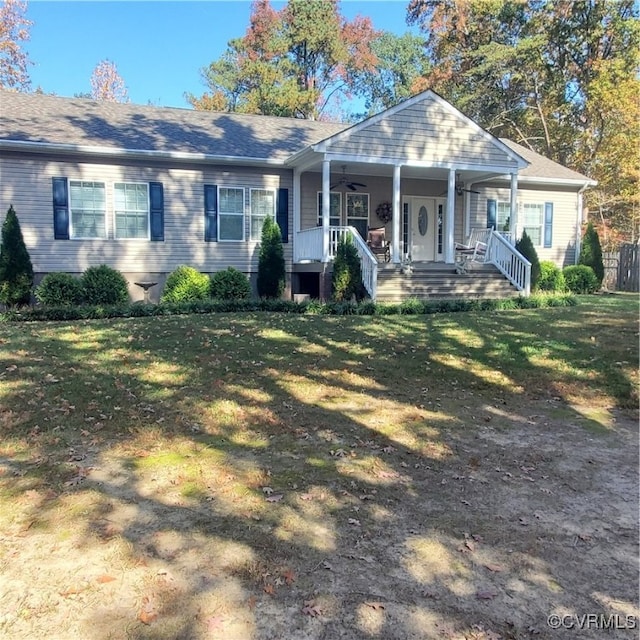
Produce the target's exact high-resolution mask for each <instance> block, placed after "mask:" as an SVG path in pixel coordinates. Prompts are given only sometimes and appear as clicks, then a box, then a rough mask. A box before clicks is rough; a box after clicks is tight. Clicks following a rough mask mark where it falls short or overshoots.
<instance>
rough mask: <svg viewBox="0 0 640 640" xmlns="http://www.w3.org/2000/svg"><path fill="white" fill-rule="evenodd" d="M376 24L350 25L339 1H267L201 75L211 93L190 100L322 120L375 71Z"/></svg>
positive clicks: (260, 0) (203, 104) (260, 2)
mask: <svg viewBox="0 0 640 640" xmlns="http://www.w3.org/2000/svg"><path fill="white" fill-rule="evenodd" d="M375 35H376V32H375V31H374V30H373V26H372V24H371V21H370V20H369V19H368V18H362V17H359V16H358V17H356V18H355V19H354V20H353V21H351V22H349V21H347V20H346V19H345V18H344V17H342V15H341V14H340V12H339V10H338V2H337V0H289V1H288V3H287V4H286V6H285V7H284V8H283V9H282V10H280V11H276V10H275V9H273V7H272V6H271V4H270V2H269V0H256V1H255V2H254V3H253V5H252V12H251V17H250V23H249V27H248V29H247V32H246V34H245V35H244V37H242V38H236V39H234V40H231V41H230V42H229V44H228V48H227V50H226V51H225V53H224V54H223V56H222V57H221V58H220V59H219V60H217V61H214V62H212V63H211V64H210V65H209V66H208V67H207V68H205V69H203V70H202V75H203V79H204V81H205V83H206V85H207V86H208V91H207V92H205V93H204V94H203V95H202V96H201V97H196V96H194V95H192V94H186V98H187V100H188V101H189V102H190V103H191V104H192V105H193V106H194V108H196V109H207V108H211V107H214V108H215V109H216V110H219V108H220V106H221V105H223V107H224V110H225V111H237V112H240V113H258V114H262V115H277V116H289V117H296V118H307V119H318V118H320V117H322V115H323V114H324V113H326V112H327V111H330V110H331V108H332V107H333V105H335V104H336V103H339V101H340V98H341V97H344V96H347V95H349V92H350V90H351V88H352V85H353V78H354V76H355V75H356V74H358V73H360V72H362V71H364V70H366V69H368V70H371V71H372V70H373V69H374V67H375V63H376V58H375V56H374V55H373V54H372V52H371V50H370V47H369V44H368V43H369V42H370V41H371V40H372V39H373V38H374V37H375Z"/></svg>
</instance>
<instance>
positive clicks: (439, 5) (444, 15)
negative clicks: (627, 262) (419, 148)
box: [408, 0, 640, 237]
mask: <svg viewBox="0 0 640 640" xmlns="http://www.w3.org/2000/svg"><path fill="white" fill-rule="evenodd" d="M408 12H409V14H408V16H409V20H410V21H411V22H413V23H415V24H418V25H420V27H421V28H422V29H423V30H424V31H425V33H427V34H428V38H427V54H428V56H429V59H430V62H431V64H432V70H431V72H430V73H429V74H428V75H427V76H426V78H425V79H424V84H423V87H424V86H431V87H432V88H434V89H435V90H436V91H438V92H439V93H441V94H442V95H443V96H444V97H445V98H447V99H448V100H450V101H451V102H453V103H454V104H455V105H456V106H457V107H458V108H460V109H461V110H462V111H464V112H465V113H466V114H467V115H468V116H469V117H471V118H472V119H474V120H476V121H477V122H478V123H479V124H481V125H482V126H483V127H485V128H486V129H488V130H489V131H491V133H493V134H495V135H497V136H506V137H510V138H513V139H514V140H515V141H517V142H520V143H521V144H524V145H526V146H528V147H529V148H531V149H533V150H535V151H538V152H540V153H542V154H544V155H546V156H548V157H550V158H551V159H553V160H556V161H557V162H560V163H561V164H565V165H567V166H569V167H570V168H573V169H575V170H577V171H580V172H582V173H586V174H588V175H590V176H591V177H593V178H595V179H596V180H598V181H599V182H600V181H602V185H600V186H599V187H598V188H597V189H596V190H594V191H593V192H592V193H591V194H589V193H588V195H587V201H588V202H589V204H590V206H592V205H593V204H595V203H598V207H599V213H600V214H601V215H602V217H603V220H604V221H605V222H606V223H608V224H609V225H611V226H614V225H615V227H616V228H617V229H620V230H621V229H625V230H626V231H625V233H627V234H628V233H631V234H632V237H634V236H635V237H637V225H638V213H637V212H638V206H637V197H638V195H637V193H638V190H637V187H636V184H637V173H638V171H637V165H638V162H637V154H636V155H635V156H634V157H632V158H631V159H630V156H632V155H633V154H629V153H628V152H627V153H625V152H622V153H620V152H619V150H620V149H627V150H628V149H637V148H638V146H639V144H640V133H639V126H638V100H637V96H638V94H639V93H640V80H639V79H638V77H637V76H636V70H637V68H638V64H639V62H640V21H639V20H638V15H639V9H638V5H637V3H636V2H634V0H618V1H616V2H602V1H601V0H579V1H574V0H557V1H555V2H550V1H546V0H522V1H519V2H516V1H511V2H504V1H503V0H484V1H483V2H458V1H454V0H446V1H442V0H412V1H411V3H410V4H409V8H408ZM630 165H631V166H630ZM621 175H622V176H624V178H623V180H621V181H618V180H617V177H618V176H621Z"/></svg>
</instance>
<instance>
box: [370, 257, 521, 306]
mask: <svg viewBox="0 0 640 640" xmlns="http://www.w3.org/2000/svg"><path fill="white" fill-rule="evenodd" d="M517 295H518V291H517V290H516V288H515V287H513V286H512V285H511V284H510V283H509V281H508V280H507V279H506V278H505V277H504V276H503V275H502V274H501V273H500V272H499V271H498V270H497V269H496V268H495V267H494V266H493V265H491V264H482V263H471V264H469V266H468V271H467V272H466V273H460V274H459V273H456V269H455V266H454V265H452V264H446V263H444V262H414V263H413V264H412V271H411V273H403V272H402V270H401V268H400V266H398V265H395V264H390V263H385V264H383V263H380V264H379V265H378V288H377V296H376V299H377V301H379V302H401V301H403V300H406V299H407V298H418V299H420V300H425V299H443V298H507V297H514V296H517Z"/></svg>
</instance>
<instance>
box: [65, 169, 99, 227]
mask: <svg viewBox="0 0 640 640" xmlns="http://www.w3.org/2000/svg"><path fill="white" fill-rule="evenodd" d="M69 211H70V218H71V237H72V238H106V237H107V232H106V226H105V212H106V204H105V189H104V182H83V181H80V180H71V181H70V182H69Z"/></svg>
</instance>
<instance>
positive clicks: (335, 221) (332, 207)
mask: <svg viewBox="0 0 640 640" xmlns="http://www.w3.org/2000/svg"><path fill="white" fill-rule="evenodd" d="M341 210H342V194H341V193H340V192H339V191H331V192H330V193H329V226H331V227H339V226H340V212H341ZM318 226H319V227H321V226H322V191H318Z"/></svg>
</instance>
